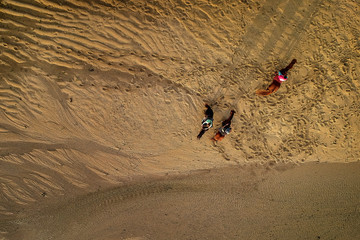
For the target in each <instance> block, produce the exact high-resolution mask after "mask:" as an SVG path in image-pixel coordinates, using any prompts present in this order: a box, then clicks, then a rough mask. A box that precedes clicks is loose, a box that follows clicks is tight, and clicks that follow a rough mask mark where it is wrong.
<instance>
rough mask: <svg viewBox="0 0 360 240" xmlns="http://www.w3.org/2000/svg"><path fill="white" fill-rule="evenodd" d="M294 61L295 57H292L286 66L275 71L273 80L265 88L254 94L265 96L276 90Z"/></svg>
mask: <svg viewBox="0 0 360 240" xmlns="http://www.w3.org/2000/svg"><path fill="white" fill-rule="evenodd" d="M295 63H296V59H293V60H292V61H291V63H290V64H289V65H288V66H287V67H286V68H283V69H281V70H280V71H278V72H277V73H276V76H275V77H274V80H273V82H272V83H271V84H270V86H269V87H268V88H267V89H266V90H257V91H256V94H257V95H263V96H266V95H269V94H271V93H274V92H276V91H277V90H278V89H279V88H280V86H281V83H282V82H285V81H286V80H287V72H288V71H289V70H290V69H291V68H292V67H293V66H294V64H295Z"/></svg>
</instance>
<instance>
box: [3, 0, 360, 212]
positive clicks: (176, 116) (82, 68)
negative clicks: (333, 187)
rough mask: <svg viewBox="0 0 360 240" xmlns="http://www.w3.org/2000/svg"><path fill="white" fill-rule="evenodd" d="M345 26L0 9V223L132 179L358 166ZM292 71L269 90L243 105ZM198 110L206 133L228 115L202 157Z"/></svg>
mask: <svg viewBox="0 0 360 240" xmlns="http://www.w3.org/2000/svg"><path fill="white" fill-rule="evenodd" d="M359 12H360V4H359V2H358V1H350V0H329V1H324V0H304V1H296V0H256V1H249V0H244V1H235V0H234V1H220V0H219V1H205V0H204V1H202V0H200V1H182V0H170V1H142V0H139V1H136V0H128V1H110V0H98V1H77V0H71V1H56V0H52V1H51V0H21V1H19V0H2V1H0V32H1V43H0V64H1V65H0V76H1V81H0V109H1V110H0V136H1V137H0V156H1V158H0V164H1V168H0V189H1V191H0V193H1V198H0V214H2V216H12V215H13V214H14V211H15V210H14V209H18V208H19V206H26V205H28V204H29V203H33V202H36V201H45V200H44V199H46V198H55V197H58V196H62V195H64V194H67V195H71V194H75V193H80V192H81V191H83V190H84V191H93V190H95V189H98V188H101V187H103V186H109V184H118V183H122V182H126V181H127V180H129V179H132V178H133V177H134V176H138V175H142V176H144V175H148V174H157V175H158V174H165V173H172V172H182V171H190V170H194V169H201V168H211V167H216V166H224V165H229V164H237V163H241V164H242V163H260V164H265V165H267V164H269V165H274V164H276V163H279V162H294V163H297V162H308V161H321V162H323V161H332V162H347V161H357V160H359V157H360V143H359V139H360V131H359V130H360V127H359V122H360V105H359V102H360V101H359V100H360V94H359V89H360V84H359V77H360V72H359V67H360V66H359V64H360V61H359V60H360V42H359V38H360V34H359V32H360V29H359V23H360V15H359V14H358V13H359ZM292 58H296V59H297V60H298V63H297V64H296V65H295V67H294V69H292V70H291V71H290V73H289V80H288V81H287V82H286V83H284V84H283V85H282V87H281V88H280V90H279V91H278V92H277V93H275V94H274V95H270V96H268V97H259V96H256V95H255V94H254V93H255V90H256V89H258V88H264V87H266V86H267V85H268V84H269V83H270V82H271V79H272V77H273V73H274V72H275V70H277V69H280V68H282V67H284V66H286V65H287V64H288V63H289V62H290V61H291V59H292ZM204 102H208V103H209V104H211V105H212V106H213V109H214V111H215V121H216V123H215V127H218V126H219V123H220V121H222V120H224V119H225V118H226V117H227V116H228V114H229V112H230V110H231V109H232V108H233V109H235V110H236V111H237V113H236V114H235V117H234V120H233V132H232V133H231V134H230V135H229V136H227V137H226V138H225V139H224V140H223V141H222V142H220V143H219V144H217V145H216V146H214V145H213V144H212V143H211V142H210V141H209V139H210V138H211V137H212V136H213V134H214V132H213V131H210V132H208V133H206V134H205V135H204V137H203V138H202V139H201V140H200V141H198V140H197V139H196V135H197V133H198V132H199V130H200V129H199V127H200V126H199V123H200V121H201V119H202V117H203V113H202V111H203V103H204ZM74 189H75V190H74ZM80 189H83V190H80Z"/></svg>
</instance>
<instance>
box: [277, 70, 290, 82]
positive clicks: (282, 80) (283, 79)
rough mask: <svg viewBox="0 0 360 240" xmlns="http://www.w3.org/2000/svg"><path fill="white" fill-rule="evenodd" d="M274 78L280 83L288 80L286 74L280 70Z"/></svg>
mask: <svg viewBox="0 0 360 240" xmlns="http://www.w3.org/2000/svg"><path fill="white" fill-rule="evenodd" d="M274 80H275V81H277V82H279V83H282V82H285V81H286V80H287V77H284V75H282V74H281V73H280V72H278V74H277V75H276V76H275V77H274Z"/></svg>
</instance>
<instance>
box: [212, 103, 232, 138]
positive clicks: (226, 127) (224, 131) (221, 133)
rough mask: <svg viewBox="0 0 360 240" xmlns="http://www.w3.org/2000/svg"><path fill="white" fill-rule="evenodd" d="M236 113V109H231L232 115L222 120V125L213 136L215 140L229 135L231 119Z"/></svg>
mask: <svg viewBox="0 0 360 240" xmlns="http://www.w3.org/2000/svg"><path fill="white" fill-rule="evenodd" d="M234 114H235V111H234V110H231V112H230V117H229V118H228V119H226V120H225V121H223V122H222V127H221V128H219V130H218V132H217V133H216V135H215V136H214V137H213V138H212V140H213V141H221V140H222V139H223V138H224V137H225V136H226V135H228V134H229V133H230V132H231V127H230V125H231V119H232V118H233V116H234Z"/></svg>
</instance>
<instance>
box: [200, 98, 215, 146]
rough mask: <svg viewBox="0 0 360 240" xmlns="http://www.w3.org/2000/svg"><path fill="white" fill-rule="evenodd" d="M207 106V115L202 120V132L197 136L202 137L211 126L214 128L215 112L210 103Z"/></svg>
mask: <svg viewBox="0 0 360 240" xmlns="http://www.w3.org/2000/svg"><path fill="white" fill-rule="evenodd" d="M205 107H206V111H205V117H204V119H203V120H202V121H201V124H202V129H201V131H200V133H199V134H198V135H197V138H198V139H200V138H201V137H202V135H203V134H204V133H205V132H206V131H207V130H209V129H210V128H212V126H213V121H214V112H213V110H212V109H211V107H210V106H209V105H208V104H205Z"/></svg>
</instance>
